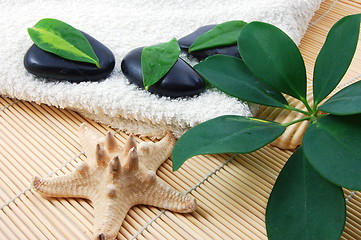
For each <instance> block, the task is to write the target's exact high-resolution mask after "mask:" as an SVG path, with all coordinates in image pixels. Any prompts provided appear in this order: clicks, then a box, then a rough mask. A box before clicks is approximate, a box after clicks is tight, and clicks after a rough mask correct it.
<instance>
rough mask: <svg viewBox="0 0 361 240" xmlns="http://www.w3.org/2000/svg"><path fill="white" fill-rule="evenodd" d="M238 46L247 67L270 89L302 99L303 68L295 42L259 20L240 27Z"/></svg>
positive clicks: (303, 93)
mask: <svg viewBox="0 0 361 240" xmlns="http://www.w3.org/2000/svg"><path fill="white" fill-rule="evenodd" d="M238 49H239V52H240V54H241V56H242V59H243V60H244V62H245V63H246V65H247V67H248V68H249V69H250V70H251V71H252V72H253V74H255V75H256V76H257V77H258V78H259V79H260V80H263V81H265V82H266V83H267V84H269V85H270V86H272V87H273V88H275V89H277V90H278V91H281V92H283V93H286V94H288V95H291V96H293V97H295V98H297V99H300V100H301V101H303V102H305V101H306V69H305V64H304V62H303V59H302V56H301V53H300V51H299V50H298V48H297V46H296V44H295V43H294V42H293V41H292V39H291V38H290V37H288V36H287V35H286V34H285V33H284V32H283V31H281V30H280V29H279V28H277V27H275V26H272V25H270V24H267V23H263V22H251V23H249V24H247V25H245V26H244V27H243V29H242V30H241V33H240V35H239V38H238Z"/></svg>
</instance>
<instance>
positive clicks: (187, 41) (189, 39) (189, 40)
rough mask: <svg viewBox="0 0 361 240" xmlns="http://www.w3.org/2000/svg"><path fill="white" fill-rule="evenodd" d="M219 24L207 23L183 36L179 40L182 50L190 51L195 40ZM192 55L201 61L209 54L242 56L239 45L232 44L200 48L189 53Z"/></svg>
mask: <svg viewBox="0 0 361 240" xmlns="http://www.w3.org/2000/svg"><path fill="white" fill-rule="evenodd" d="M215 26H217V25H216V24H213V25H206V26H203V27H200V28H198V29H197V30H196V31H194V32H192V33H191V34H189V35H187V36H185V37H182V38H181V39H179V40H178V43H179V46H180V48H181V49H182V51H184V52H186V53H188V49H189V47H190V46H191V45H192V44H193V42H194V41H195V40H196V39H197V38H198V37H199V36H200V35H202V34H203V33H205V32H208V31H209V30H211V29H212V28H214V27H215ZM188 54H189V55H191V56H192V57H194V58H196V59H197V60H198V61H201V60H203V59H205V58H207V57H209V56H212V55H216V54H224V55H229V56H233V57H238V58H239V57H241V56H240V54H239V52H238V47H237V45H230V46H225V47H215V48H210V49H204V50H198V51H194V52H191V53H188Z"/></svg>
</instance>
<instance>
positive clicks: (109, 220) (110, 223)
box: [92, 195, 132, 240]
mask: <svg viewBox="0 0 361 240" xmlns="http://www.w3.org/2000/svg"><path fill="white" fill-rule="evenodd" d="M124 200H125V199H121V198H119V197H118V198H117V197H114V198H111V197H108V196H104V195H103V197H101V196H98V197H96V198H95V199H94V200H92V203H93V205H94V230H93V238H94V239H95V240H108V239H115V238H116V236H117V234H118V232H119V229H120V227H121V225H122V223H123V220H124V218H125V216H126V215H127V213H128V211H129V209H130V208H131V207H132V204H130V203H128V202H127V201H124Z"/></svg>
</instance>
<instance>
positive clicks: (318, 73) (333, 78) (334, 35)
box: [313, 14, 361, 105]
mask: <svg viewBox="0 0 361 240" xmlns="http://www.w3.org/2000/svg"><path fill="white" fill-rule="evenodd" d="M360 19H361V14H357V15H350V16H346V17H344V18H342V19H341V20H339V21H338V22H337V23H336V24H335V25H333V27H332V28H331V30H330V32H329V33H328V35H327V38H326V42H325V44H324V45H323V47H322V49H321V51H320V53H319V54H318V57H317V59H316V63H315V68H314V73H313V95H314V102H315V105H318V104H319V103H320V102H321V101H322V100H323V99H324V98H325V97H327V96H328V94H330V93H331V92H332V90H333V89H335V87H336V86H337V84H338V83H339V82H340V80H341V79H342V77H343V76H344V74H345V73H346V71H347V69H348V67H349V65H350V63H351V61H352V58H353V55H354V53H355V50H356V46H357V42H358V36H359V32H360Z"/></svg>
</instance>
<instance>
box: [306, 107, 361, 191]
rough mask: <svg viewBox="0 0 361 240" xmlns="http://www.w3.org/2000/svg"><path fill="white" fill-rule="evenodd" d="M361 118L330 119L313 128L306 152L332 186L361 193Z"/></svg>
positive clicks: (318, 121)
mask: <svg viewBox="0 0 361 240" xmlns="http://www.w3.org/2000/svg"><path fill="white" fill-rule="evenodd" d="M360 123H361V114H356V115H348V116H335V115H327V116H325V117H323V118H321V119H319V120H317V121H316V122H315V123H313V124H311V125H310V126H309V127H308V129H307V131H306V133H305V135H304V137H303V149H304V152H305V155H306V157H307V159H308V160H309V162H310V163H311V165H312V166H313V167H314V168H315V169H316V170H317V171H318V172H319V173H320V174H321V175H322V176H323V177H324V178H326V179H328V180H329V181H330V182H332V183H334V184H336V185H338V186H341V187H345V188H348V189H353V190H361V178H360V176H361V127H360Z"/></svg>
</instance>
